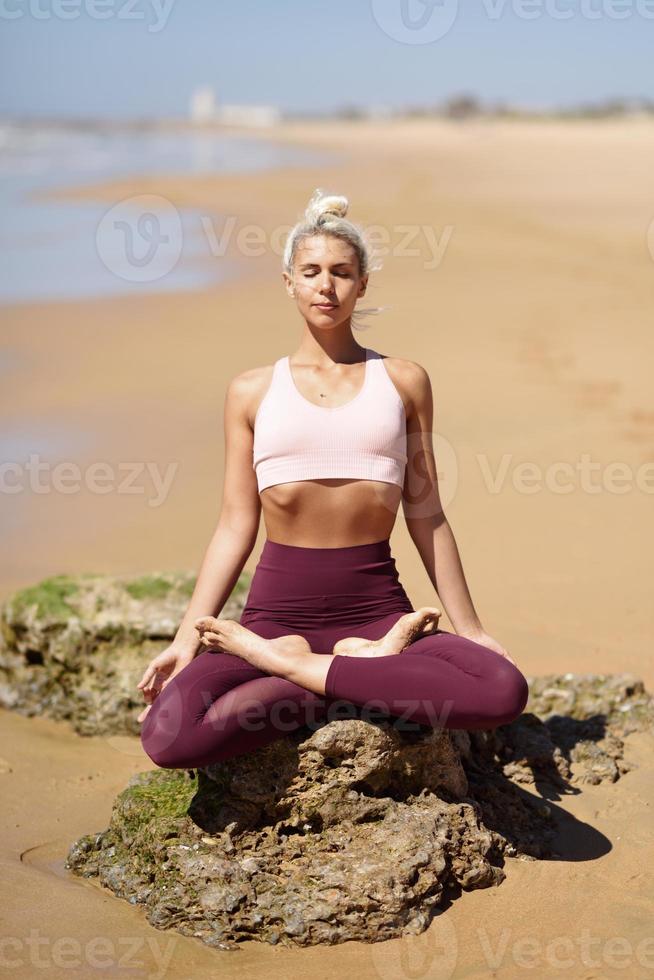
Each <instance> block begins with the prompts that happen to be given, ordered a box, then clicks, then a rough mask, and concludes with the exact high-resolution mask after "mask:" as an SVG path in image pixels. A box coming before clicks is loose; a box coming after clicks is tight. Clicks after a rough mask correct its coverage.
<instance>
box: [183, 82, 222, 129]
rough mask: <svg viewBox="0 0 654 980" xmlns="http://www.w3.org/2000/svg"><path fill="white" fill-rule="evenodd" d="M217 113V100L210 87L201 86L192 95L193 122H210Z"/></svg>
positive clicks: (190, 107)
mask: <svg viewBox="0 0 654 980" xmlns="http://www.w3.org/2000/svg"><path fill="white" fill-rule="evenodd" d="M215 112H216V99H215V97H214V94H213V89H212V88H211V86H210V85H201V86H200V87H199V88H196V89H195V90H194V92H193V94H192V95H191V102H190V105H189V115H190V117H191V119H192V121H193V122H197V123H203V122H209V121H210V120H212V119H213V118H214V114H215Z"/></svg>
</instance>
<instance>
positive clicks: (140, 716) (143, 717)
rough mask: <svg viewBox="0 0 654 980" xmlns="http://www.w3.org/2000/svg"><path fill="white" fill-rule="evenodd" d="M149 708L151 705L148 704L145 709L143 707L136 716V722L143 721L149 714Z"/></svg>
mask: <svg viewBox="0 0 654 980" xmlns="http://www.w3.org/2000/svg"><path fill="white" fill-rule="evenodd" d="M151 707H152V705H150V704H149V705H147V707H145V708H144V709H143V711H142V712H141V714H140V715H139V716H138V718H137V719H136V720H137V721H139V722H141V721H144V720H145V718H146V717H147V715H148V712H149V710H150V708H151Z"/></svg>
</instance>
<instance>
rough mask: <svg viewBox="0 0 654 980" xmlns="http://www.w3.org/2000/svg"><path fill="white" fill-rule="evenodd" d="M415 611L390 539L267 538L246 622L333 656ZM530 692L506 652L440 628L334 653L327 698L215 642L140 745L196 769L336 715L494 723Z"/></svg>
mask: <svg viewBox="0 0 654 980" xmlns="http://www.w3.org/2000/svg"><path fill="white" fill-rule="evenodd" d="M434 605H438V603H437V602H434ZM412 611H413V606H412V605H411V602H410V601H409V598H408V596H407V594H406V592H405V591H404V588H403V586H402V584H401V583H400V579H399V576H398V572H397V568H396V565H395V558H394V557H393V556H392V554H391V547H390V541H389V539H388V538H387V539H385V540H383V541H375V542H373V543H371V544H361V545H353V546H351V547H348V548H302V547H299V546H296V545H287V544H279V543H277V542H274V541H270V540H266V542H265V543H264V547H263V550H262V553H261V556H260V558H259V561H258V563H257V566H256V569H255V572H254V575H253V578H252V582H251V585H250V591H249V593H248V597H247V601H246V605H245V608H244V610H243V613H242V615H241V619H240V622H241V623H242V625H243V626H247V627H248V629H250V630H252V631H253V632H254V633H257V634H258V635H259V636H262V637H265V638H266V639H273V638H274V637H279V636H285V635H287V634H289V633H294V634H300V635H301V636H303V637H305V639H306V640H307V641H308V643H309V645H310V647H311V650H312V651H313V652H314V653H319V654H325V655H330V654H331V652H332V649H333V646H334V644H335V643H336V641H337V640H340V639H342V638H344V637H346V636H361V637H365V638H366V639H371V640H376V639H379V638H380V637H382V636H383V635H384V634H385V633H387V632H388V630H389V629H390V628H391V626H392V625H393V624H394V623H395V622H396V621H397V620H398V619H399V618H400V617H401V616H403V615H405V614H406V613H407V612H412ZM528 694H529V689H528V685H527V681H526V679H525V678H524V676H523V675H522V674H521V673H520V671H519V670H518V668H517V667H514V665H513V664H512V663H511V662H510V661H509V660H507V659H506V658H505V657H502V656H500V654H498V653H495V652H494V651H493V650H490V649H489V648H488V647H485V646H482V645H481V644H479V643H475V642H474V641H473V640H468V639H466V638H465V637H462V636H459V635H457V634H456V633H450V632H448V631H447V630H441V629H439V630H437V631H435V632H434V633H432V634H429V635H425V636H422V637H419V638H418V639H416V640H414V641H413V643H410V644H409V646H407V647H405V648H404V650H402V651H401V653H399V654H395V655H389V656H384V657H348V656H344V655H338V654H337V655H333V656H332V658H331V663H330V666H329V670H328V672H327V677H326V682H325V695H320V694H316V693H314V692H312V691H309V690H307V689H306V688H304V687H301V686H300V685H298V684H295V683H292V682H291V681H289V680H286V679H284V678H282V677H278V676H273V675H271V674H267V673H265V672H264V671H262V670H259V669H258V668H257V667H252V666H251V665H250V664H248V663H247V662H246V661H245V660H243V659H241V658H240V657H238V656H236V655H235V654H232V653H226V652H225V651H222V650H217V649H215V648H213V649H210V650H204V651H203V652H202V653H199V654H198V655H197V656H196V657H195V659H194V660H192V661H191V663H190V664H188V665H187V666H186V667H185V668H184V669H183V670H181V671H180V672H179V674H177V675H176V676H175V677H174V678H173V679H172V680H171V681H170V682H169V683H168V684H167V685H166V687H165V688H164V689H163V690H162V691H161V693H160V694H159V696H158V697H157V698H156V699H155V701H154V702H153V704H152V707H151V708H150V711H149V712H148V714H147V715H146V717H145V719H144V721H143V727H142V729H141V742H142V744H143V748H144V749H145V751H146V753H147V754H148V756H149V757H150V758H151V759H152V761H153V762H155V763H156V764H157V765H159V766H162V767H165V768H192V767H195V766H204V765H208V764H209V763H211V762H218V761H221V760H225V759H229V758H230V757H232V756H236V755H241V754H243V753H247V752H251V751H252V750H253V749H255V748H258V747H259V746H262V745H266V744H267V743H269V742H272V741H274V740H276V739H278V738H281V737H283V736H284V735H285V734H286V733H287V732H289V731H292V730H294V729H296V728H298V727H300V726H302V725H309V726H311V725H312V724H313V723H314V722H315V723H316V727H318V726H319V725H321V724H324V723H325V722H326V721H332V720H334V719H337V718H346V717H347V718H352V717H356V718H368V719H371V718H373V717H376V718H379V717H384V718H387V719H388V720H390V721H391V722H392V723H393V724H395V725H397V727H399V728H401V727H402V726H403V725H405V726H407V727H409V728H410V727H413V729H414V730H415V729H416V728H417V727H419V726H420V725H427V726H430V727H432V728H465V729H484V728H485V729H489V728H495V727H496V726H498V725H503V724H506V723H508V722H510V721H512V720H513V719H514V718H517V716H518V715H520V714H521V712H522V711H523V709H524V707H525V705H526V703H527V698H528Z"/></svg>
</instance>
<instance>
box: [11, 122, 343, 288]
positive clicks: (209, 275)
mask: <svg viewBox="0 0 654 980" xmlns="http://www.w3.org/2000/svg"><path fill="white" fill-rule="evenodd" d="M335 160H338V156H337V154H335V153H331V152H320V153H318V152H314V151H311V150H304V149H300V148H297V147H292V146H286V145H283V144H275V143H274V142H272V141H270V140H266V139H265V137H263V136H262V137H259V136H256V137H255V136H253V137H247V138H242V137H238V136H235V135H230V134H220V133H207V132H200V131H198V132H166V133H162V132H148V131H143V132H136V131H135V132H129V131H117V130H115V131H114V130H108V129H107V130H102V129H100V128H98V129H87V130H83V129H69V130H66V129H54V128H39V127H38V126H24V125H16V124H11V123H0V215H1V217H0V304H2V303H4V304H7V303H29V302H37V301H38V302H42V301H46V300H66V299H78V298H86V297H94V296H112V295H120V294H134V293H143V292H152V291H162V290H179V289H194V288H202V287H203V286H208V285H212V284H215V283H218V282H221V281H224V280H225V279H229V278H231V277H232V276H233V275H235V273H236V264H235V263H233V262H232V261H230V260H229V259H227V258H226V257H225V256H224V255H223V254H220V252H219V251H218V253H217V250H219V249H220V241H219V240H220V237H221V235H222V234H223V231H224V229H225V228H226V227H227V225H226V224H225V222H226V221H227V222H228V221H230V220H231V221H232V223H233V221H234V217H235V216H229V215H216V214H211V215H208V214H206V213H204V212H203V211H202V210H200V209H192V208H185V209H179V208H176V207H175V206H174V205H173V204H172V202H170V201H166V200H165V199H163V198H161V197H160V196H154V195H146V196H140V197H137V198H133V199H127V200H117V201H116V202H114V203H113V204H112V203H109V202H106V201H102V202H92V201H89V202H86V201H84V202H73V201H66V200H58V201H48V200H44V199H40V197H39V195H40V194H42V193H44V192H46V193H47V192H48V191H51V190H55V189H60V188H66V187H76V186H80V185H86V184H88V185H93V184H96V183H101V182H104V181H108V180H112V179H114V178H124V177H129V176H133V175H134V176H136V175H139V176H140V175H143V174H146V175H147V174H168V173H170V174H175V175H186V174H188V175H189V176H195V175H199V174H213V173H244V172H256V171H264V170H267V169H270V168H278V167H295V166H297V167H301V166H322V165H327V164H331V163H332V162H334V161H335ZM311 190H312V189H311V188H310V189H308V192H309V193H310V192H311ZM304 196H306V195H304ZM304 196H302V200H298V211H299V210H300V208H301V207H302V206H304V203H305V201H304ZM236 217H237V216H236ZM292 220H294V215H291V216H290V217H289V222H290V221H292ZM207 222H209V223H210V228H211V231H208V227H207ZM237 230H238V225H236V231H237ZM216 253H217V254H216Z"/></svg>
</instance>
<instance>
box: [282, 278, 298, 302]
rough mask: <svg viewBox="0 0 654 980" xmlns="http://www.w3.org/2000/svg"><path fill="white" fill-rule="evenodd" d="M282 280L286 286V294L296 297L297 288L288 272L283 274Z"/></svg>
mask: <svg viewBox="0 0 654 980" xmlns="http://www.w3.org/2000/svg"><path fill="white" fill-rule="evenodd" d="M282 279H283V280H284V285H285V286H286V292H287V293H288V295H289V296H295V286H294V285H293V280H292V279H291V277H290V276H289V274H288V273H287V272H282Z"/></svg>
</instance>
